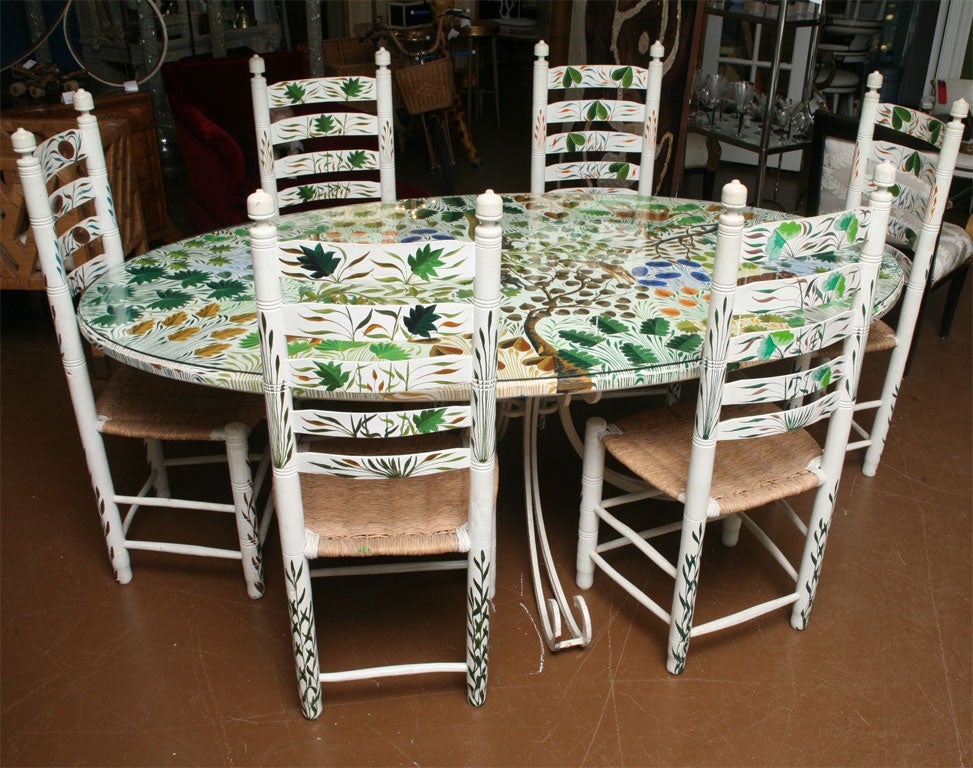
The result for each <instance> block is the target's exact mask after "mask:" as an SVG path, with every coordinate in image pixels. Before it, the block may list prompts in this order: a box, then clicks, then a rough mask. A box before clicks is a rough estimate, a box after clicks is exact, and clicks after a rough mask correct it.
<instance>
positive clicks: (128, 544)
mask: <svg viewBox="0 0 973 768" xmlns="http://www.w3.org/2000/svg"><path fill="white" fill-rule="evenodd" d="M125 549H141V550H144V551H147V552H168V553H170V554H173V555H195V556H196V557H218V558H221V559H223V560H240V559H242V555H241V554H240V550H239V549H217V548H216V547H203V546H199V545H198V544H177V543H175V542H169V541H138V540H133V539H127V540H126V541H125Z"/></svg>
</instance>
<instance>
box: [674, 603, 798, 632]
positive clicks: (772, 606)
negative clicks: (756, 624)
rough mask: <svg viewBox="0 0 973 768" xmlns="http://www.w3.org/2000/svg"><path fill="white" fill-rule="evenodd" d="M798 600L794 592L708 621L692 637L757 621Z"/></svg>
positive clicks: (700, 625)
mask: <svg viewBox="0 0 973 768" xmlns="http://www.w3.org/2000/svg"><path fill="white" fill-rule="evenodd" d="M797 598H798V594H797V592H793V593H791V594H789V595H784V596H783V597H778V598H776V599H774V600H768V601H767V602H766V603H760V605H754V606H751V607H750V608H746V609H745V610H742V611H737V612H736V613H731V614H730V615H729V616H723V617H722V618H719V619H714V620H713V621H708V622H706V623H705V624H699V625H697V626H695V627H693V629H692V632H691V633H690V637H699V636H700V635H706V634H709V633H710V632H715V631H716V630H718V629H726V628H727V627H733V626H736V625H737V624H742V623H743V622H745V621H749V620H750V619H755V618H756V617H757V616H762V615H763V614H765V613H770V612H771V611H776V610H777V609H778V608H783V607H784V606H785V605H791V604H792V603H796V602H797Z"/></svg>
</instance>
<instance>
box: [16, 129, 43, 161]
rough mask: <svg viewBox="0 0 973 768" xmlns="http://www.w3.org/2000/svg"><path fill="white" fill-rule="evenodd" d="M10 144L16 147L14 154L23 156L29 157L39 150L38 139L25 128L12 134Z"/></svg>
mask: <svg viewBox="0 0 973 768" xmlns="http://www.w3.org/2000/svg"><path fill="white" fill-rule="evenodd" d="M10 143H11V144H13V146H14V152H18V153H20V154H22V155H28V154H30V153H31V152H33V151H34V150H35V149H37V139H35V138H34V134H32V133H31V132H30V131H25V130H24V129H23V128H18V129H17V130H16V131H14V132H13V133H12V134H10Z"/></svg>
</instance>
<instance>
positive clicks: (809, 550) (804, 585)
mask: <svg viewBox="0 0 973 768" xmlns="http://www.w3.org/2000/svg"><path fill="white" fill-rule="evenodd" d="M837 492H838V483H837V481H829V482H826V483H825V484H824V485H822V486H821V487H820V488H818V492H817V495H816V496H815V497H814V508H813V509H812V511H811V520H810V522H809V523H808V527H807V538H806V539H805V540H804V554H803V555H802V556H801V566H800V568H799V569H798V572H797V592H798V596H797V602H795V603H794V607H793V608H792V609H791V626H792V627H794V629H804V628H805V627H807V622H808V619H809V618H810V615H811V608H812V607H813V606H814V595H815V594H816V592H817V588H818V579H819V578H820V577H821V562H822V560H824V548H825V546H826V545H827V543H828V531H829V530H830V529H831V515H832V512H833V511H834V498H835V494H837Z"/></svg>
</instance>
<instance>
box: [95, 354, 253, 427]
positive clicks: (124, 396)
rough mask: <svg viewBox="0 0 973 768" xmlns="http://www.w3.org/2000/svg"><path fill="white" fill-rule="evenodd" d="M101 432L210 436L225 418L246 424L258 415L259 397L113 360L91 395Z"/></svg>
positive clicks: (251, 422)
mask: <svg viewBox="0 0 973 768" xmlns="http://www.w3.org/2000/svg"><path fill="white" fill-rule="evenodd" d="M97 404H98V413H99V414H100V415H101V416H104V417H105V419H104V421H103V423H102V426H101V431H102V432H103V433H104V434H106V435H119V436H122V437H139V438H154V439H157V440H213V439H217V438H215V437H214V435H217V434H219V433H221V432H222V431H223V429H224V428H225V427H226V425H227V424H229V423H231V422H234V421H238V422H240V423H241V424H243V425H244V426H246V427H248V428H250V429H252V428H253V427H255V426H256V425H257V424H259V423H260V422H261V421H262V420H263V418H264V405H263V398H262V397H260V396H259V395H255V394H249V393H246V392H227V391H225V390H219V389H213V388H210V387H203V386H200V385H198V384H191V383H189V382H185V381H176V380H174V379H166V378H163V377H162V376H154V375H152V374H150V373H146V372H144V371H140V370H138V369H137V368H132V367H130V366H127V365H126V366H122V365H119V366H116V367H115V368H114V369H113V370H112V375H111V376H110V377H109V378H108V381H107V382H106V383H105V386H104V389H103V390H102V391H101V393H100V394H99V395H98V397H97Z"/></svg>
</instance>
